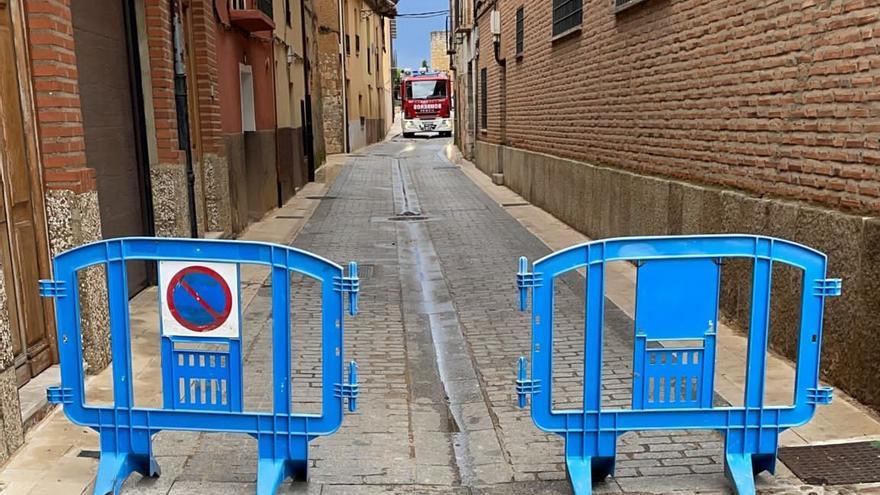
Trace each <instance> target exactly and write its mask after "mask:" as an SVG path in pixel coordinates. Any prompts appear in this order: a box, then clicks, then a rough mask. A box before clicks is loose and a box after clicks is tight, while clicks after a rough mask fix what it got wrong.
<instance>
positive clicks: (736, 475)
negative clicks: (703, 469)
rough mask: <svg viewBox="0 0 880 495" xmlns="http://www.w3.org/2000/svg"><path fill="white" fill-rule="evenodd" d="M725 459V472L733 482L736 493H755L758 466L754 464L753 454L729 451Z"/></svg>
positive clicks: (749, 494)
mask: <svg viewBox="0 0 880 495" xmlns="http://www.w3.org/2000/svg"><path fill="white" fill-rule="evenodd" d="M724 461H725V462H724V472H725V474H726V475H727V478H728V479H729V480H730V481H731V483H733V486H734V490H735V491H736V493H738V494H739V495H753V494H754V493H755V473H756V471H755V469H756V467H757V466H756V465H754V464H752V454H738V453H731V452H728V453H726V454H725V457H724ZM762 470H763V469H762Z"/></svg>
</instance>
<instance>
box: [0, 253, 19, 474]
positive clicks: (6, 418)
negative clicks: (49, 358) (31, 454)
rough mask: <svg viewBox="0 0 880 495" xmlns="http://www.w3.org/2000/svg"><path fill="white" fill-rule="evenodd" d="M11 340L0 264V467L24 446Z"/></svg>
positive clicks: (4, 282) (4, 284)
mask: <svg viewBox="0 0 880 495" xmlns="http://www.w3.org/2000/svg"><path fill="white" fill-rule="evenodd" d="M11 337H12V336H11V334H10V327H9V309H8V307H7V299H6V281H5V277H4V273H3V265H2V264H0V464H2V463H3V462H5V461H6V459H8V458H9V456H10V455H12V453H13V452H15V450H16V449H18V447H20V446H21V444H22V443H24V431H23V428H22V424H21V411H20V410H19V407H20V406H19V401H18V387H17V384H16V380H15V366H13V358H14V356H13V355H12V341H11Z"/></svg>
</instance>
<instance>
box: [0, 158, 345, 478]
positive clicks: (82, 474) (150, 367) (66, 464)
mask: <svg viewBox="0 0 880 495" xmlns="http://www.w3.org/2000/svg"><path fill="white" fill-rule="evenodd" d="M344 161H345V157H344V156H339V155H334V156H331V157H328V162H327V164H326V165H325V166H324V167H322V169H320V170H319V173H321V174H322V176H324V177H326V176H328V175H329V177H330V179H329V180H330V181H332V179H333V178H335V175H336V174H338V172H339V168H340V167H341V165H342V164H343V163H344ZM328 188H329V185H328V184H325V183H318V182H316V183H309V184H307V185H306V186H305V187H304V188H303V189H302V190H301V191H300V192H299V193H298V194H297V195H296V196H294V197H293V198H292V199H291V200H290V201H289V202H288V203H287V204H286V205H285V206H284V207H282V208H279V209H277V210H275V211H273V212H271V213H270V214H269V215H267V216H266V218H264V219H263V220H262V221H260V222H257V223H255V224H253V225H251V226H250V227H248V229H247V230H246V231H245V232H244V233H243V234H242V235H241V236H240V237H239V238H240V239H245V240H256V241H265V242H277V243H281V244H289V243H290V242H291V241H292V240H293V238H294V237H295V236H296V234H297V233H298V232H299V231H300V230H301V229H302V227H303V226H304V225H305V223H306V222H307V221H308V218H309V217H310V216H311V214H312V213H313V212H314V210H315V208H317V206H318V204H319V203H320V200H317V199H309V198H310V197H320V196H323V195H324V194H325V192H326V191H327V189H328ZM267 275H268V274H267V272H266V270H265V269H261V268H260V267H257V266H256V265H244V266H242V267H241V281H242V296H241V297H242V307H248V306H249V305H250V304H251V302H252V301H253V300H254V298H255V297H256V295H257V291H258V290H259V288H260V287H262V286H263V285H264V282H265V280H266V278H267ZM157 299H158V295H157V293H156V287H151V288H149V289H147V290H144V291H143V292H141V293H140V294H138V295H137V296H135V297H134V298H133V299H132V300H131V303H130V306H129V311H130V314H131V331H132V371H133V372H134V376H135V382H134V389H135V403H136V405H138V406H143V407H157V406H158V407H161V404H162V390H161V380H159V379H157V377H159V376H161V369H160V366H161V365H160V361H159V354H158V350H159V349H158V346H157V345H156V342H157V341H158V326H159V320H158V318H159V316H158V306H157V304H156V301H157ZM86 384H87V394H86V396H87V400H88V401H90V402H92V403H98V404H100V403H112V397H113V389H112V375H111V373H110V369H109V368H108V369H107V370H105V371H103V372H102V373H100V374H98V375H95V376H90V377H87V378H86ZM43 393H45V392H43ZM97 450H98V436H97V434H96V433H95V432H93V431H92V430H91V429H88V428H82V427H79V426H76V425H74V424H72V423H71V422H70V421H68V420H67V418H66V417H65V416H64V414H63V412H62V411H61V409H60V408H55V409H54V410H53V411H52V412H51V413H50V414H49V415H48V416H47V417H46V418H45V419H44V420H43V421H42V423H40V424H39V425H37V426H36V427H34V428H32V429H31V430H30V431H29V432H28V434H27V436H26V439H25V445H24V446H23V447H22V448H21V449H19V451H18V452H16V453H15V455H14V456H13V457H12V458H11V459H10V460H9V461H8V462H7V463H6V464H5V465H4V466H0V494H3V495H25V494H27V495H67V494H81V493H89V494H90V493H91V492H90V490H91V484H92V482H93V481H94V477H95V473H96V470H97V459H96V458H95V453H96V452H97ZM167 468H168V466H163V470H167Z"/></svg>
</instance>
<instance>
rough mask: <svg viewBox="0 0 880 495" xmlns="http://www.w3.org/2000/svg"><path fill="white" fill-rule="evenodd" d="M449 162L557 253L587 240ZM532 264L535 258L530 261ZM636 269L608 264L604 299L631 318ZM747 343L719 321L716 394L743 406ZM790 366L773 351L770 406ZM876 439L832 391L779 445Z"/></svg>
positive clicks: (472, 169)
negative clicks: (825, 403)
mask: <svg viewBox="0 0 880 495" xmlns="http://www.w3.org/2000/svg"><path fill="white" fill-rule="evenodd" d="M446 153H447V156H448V157H449V159H450V160H452V161H454V162H456V163H458V164H460V165H461V167H462V170H463V171H464V173H465V174H467V176H468V177H469V178H470V179H471V180H472V181H474V183H475V184H477V185H478V186H479V187H480V189H482V190H483V191H484V192H485V193H486V194H488V195H489V196H490V197H491V198H492V199H493V200H494V201H496V202H497V203H498V204H499V205H505V204H508V205H516V206H513V207H509V208H507V212H508V213H509V214H510V215H511V216H513V217H514V218H516V219H517V221H518V222H519V223H520V224H522V225H523V226H524V227H525V228H526V229H528V230H529V232H531V233H533V234H534V235H536V236H537V237H538V238H540V239H541V241H542V242H544V243H545V244H546V245H547V247H549V248H550V249H552V250H554V251H557V250H560V249H563V248H566V247H568V246H572V245H575V244H580V243H583V242H588V241H589V240H590V239H589V238H588V237H587V236H585V235H583V234H581V233H580V232H578V231H576V230H574V229H572V228H571V227H569V226H568V225H566V224H564V223H563V222H561V221H559V220H558V219H556V218H555V217H553V216H552V215H550V214H549V213H547V212H545V211H544V210H542V209H540V208H538V207H536V206H532V205H530V204H529V203H528V202H527V201H526V200H525V199H524V198H523V197H522V196H520V195H518V194H516V193H515V192H513V191H511V190H510V189H508V188H506V187H504V186H498V185H495V184H494V183H492V179H491V178H490V177H488V176H487V175H485V174H484V173H482V172H481V171H480V170H478V169H477V168H476V166H474V164H473V163H470V162H469V161H467V160H464V159H463V158H462V157H461V154H460V153H459V152H458V150H457V149H455V148H454V147H452V146H450V147H448V148H447V149H446ZM531 261H535V260H531ZM635 282H636V270H635V267H634V266H632V265H630V264H623V263H612V264H609V266H608V267H607V279H606V295H607V297H608V299H610V300H611V301H612V302H613V303H614V304H615V305H616V306H617V307H618V308H620V309H622V310H623V311H624V313H626V314H627V316H629V317H630V318H633V317H634V316H635V308H634V306H633V303H634V301H635ZM746 344H747V339H746V337H745V336H743V335H741V334H739V333H736V332H734V331H733V330H732V329H731V328H730V327H728V326H727V325H725V324H723V323H721V324H719V326H718V344H717V345H718V347H717V348H718V352H717V354H716V381H715V391H716V392H717V393H718V394H719V395H721V396H722V397H723V398H724V399H725V400H726V401H727V402H728V403H731V404H741V403H742V399H741V396H742V390H744V387H745V377H744V373H743V369H742V367H743V365H742V359H743V358H744V356H745V355H746ZM794 371H795V370H794V367H793V365H792V363H791V362H790V361H788V360H787V359H786V358H784V357H781V356H779V355H777V354H775V353H772V352H771V355H770V356H769V358H768V360H767V373H766V376H767V386H766V389H767V391H768V396H767V400H768V402H770V403H777V404H784V403H790V402H791V390H792V388H793V386H792V384H793V383H794ZM878 439H880V419H878V416H877V415H876V414H874V413H873V412H872V411H870V410H868V409H867V408H865V407H863V406H862V405H861V404H859V403H858V402H856V401H855V400H854V399H853V398H851V397H849V396H848V395H847V394H846V393H845V392H843V391H841V390H839V389H835V390H834V401H833V402H832V403H831V404H830V405H828V406H823V407H820V408H818V410H817V413H816V415H815V417H814V418H813V420H812V421H811V422H810V423H808V424H806V425H804V426H801V427H798V428H792V429H791V430H788V431H786V432H785V433H783V434H782V436H781V439H780V446H797V445H814V444H822V443H837V442H846V441H857V440H878Z"/></svg>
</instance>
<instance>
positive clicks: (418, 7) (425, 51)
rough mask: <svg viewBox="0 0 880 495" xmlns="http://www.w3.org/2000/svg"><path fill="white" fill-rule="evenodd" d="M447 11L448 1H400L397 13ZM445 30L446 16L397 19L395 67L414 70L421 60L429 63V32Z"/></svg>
mask: <svg viewBox="0 0 880 495" xmlns="http://www.w3.org/2000/svg"><path fill="white" fill-rule="evenodd" d="M445 9H449V0H400V1H399V2H398V3H397V12H398V13H400V14H410V13H415V12H433V11H436V10H445ZM445 29H446V16H445V15H444V16H440V17H432V18H429V19H409V18H406V17H400V18H398V19H397V39H396V40H395V41H394V46H395V50H396V51H397V66H398V67H408V68H413V69H414V68H416V67H419V66H420V65H421V64H422V60H427V61H428V63H429V64H430V62H431V46H430V45H431V31H443V30H445Z"/></svg>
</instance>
